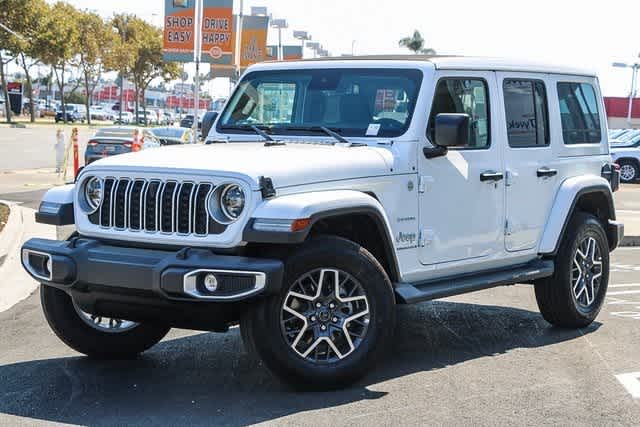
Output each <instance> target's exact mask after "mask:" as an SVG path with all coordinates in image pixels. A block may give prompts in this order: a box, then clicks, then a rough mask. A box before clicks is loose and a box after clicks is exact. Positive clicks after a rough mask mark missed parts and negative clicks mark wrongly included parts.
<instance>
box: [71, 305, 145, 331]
mask: <svg viewBox="0 0 640 427" xmlns="http://www.w3.org/2000/svg"><path fill="white" fill-rule="evenodd" d="M73 307H74V308H75V309H76V313H78V316H80V319H82V321H83V322H85V323H86V324H87V325H89V326H90V327H92V328H94V329H97V330H98V331H100V332H108V333H121V332H126V331H129V330H131V329H133V328H135V327H136V326H138V325H139V323H136V322H132V321H130V320H122V319H114V318H112V317H104V316H97V315H95V314H91V313H87V312H86V311H82V310H81V309H80V307H78V305H77V304H76V303H75V302H74V303H73Z"/></svg>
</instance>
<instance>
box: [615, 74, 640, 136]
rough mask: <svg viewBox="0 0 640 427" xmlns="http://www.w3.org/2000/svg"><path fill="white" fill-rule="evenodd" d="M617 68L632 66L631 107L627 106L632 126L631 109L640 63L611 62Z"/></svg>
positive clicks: (628, 122) (628, 121) (629, 122)
mask: <svg viewBox="0 0 640 427" xmlns="http://www.w3.org/2000/svg"><path fill="white" fill-rule="evenodd" d="M611 65H612V66H614V67H616V68H631V91H630V92H629V107H628V108H627V124H628V125H629V126H631V109H632V108H633V98H634V96H635V95H636V90H637V81H638V70H640V63H637V62H636V63H635V64H626V63H624V62H614V63H613V64H611Z"/></svg>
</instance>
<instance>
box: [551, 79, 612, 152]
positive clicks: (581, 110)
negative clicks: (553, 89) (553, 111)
mask: <svg viewBox="0 0 640 427" xmlns="http://www.w3.org/2000/svg"><path fill="white" fill-rule="evenodd" d="M558 99H559V101H560V117H561V119H562V137H563V139H564V143H565V144H598V143H600V141H601V140H602V134H601V131H600V115H599V113H598V101H597V98H596V92H595V90H594V89H593V86H591V85H590V84H588V83H558Z"/></svg>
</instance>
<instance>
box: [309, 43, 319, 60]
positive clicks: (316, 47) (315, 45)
mask: <svg viewBox="0 0 640 427" xmlns="http://www.w3.org/2000/svg"><path fill="white" fill-rule="evenodd" d="M307 47H308V48H309V49H311V50H313V57H314V58H316V57H317V56H318V51H319V50H320V49H322V45H321V44H320V43H318V42H308V43H307Z"/></svg>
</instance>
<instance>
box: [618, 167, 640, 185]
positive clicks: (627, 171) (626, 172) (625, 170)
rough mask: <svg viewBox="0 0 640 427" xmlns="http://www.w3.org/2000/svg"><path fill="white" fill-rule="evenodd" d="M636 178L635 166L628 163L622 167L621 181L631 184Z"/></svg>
mask: <svg viewBox="0 0 640 427" xmlns="http://www.w3.org/2000/svg"><path fill="white" fill-rule="evenodd" d="M636 178H637V177H636V168H635V167H634V166H633V165H631V164H628V163H627V164H624V165H622V166H620V179H621V180H622V181H624V182H629V181H633V180H634V179H636Z"/></svg>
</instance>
